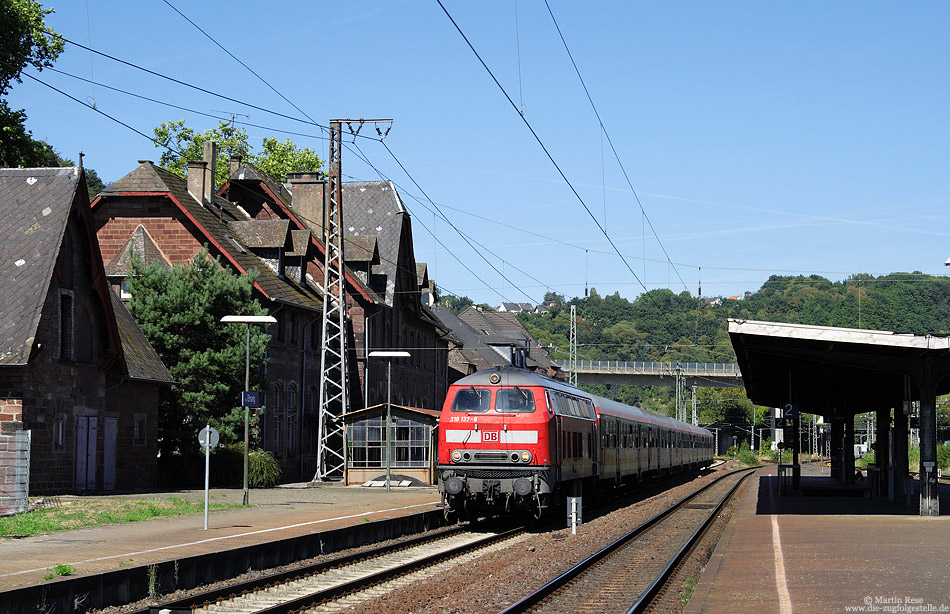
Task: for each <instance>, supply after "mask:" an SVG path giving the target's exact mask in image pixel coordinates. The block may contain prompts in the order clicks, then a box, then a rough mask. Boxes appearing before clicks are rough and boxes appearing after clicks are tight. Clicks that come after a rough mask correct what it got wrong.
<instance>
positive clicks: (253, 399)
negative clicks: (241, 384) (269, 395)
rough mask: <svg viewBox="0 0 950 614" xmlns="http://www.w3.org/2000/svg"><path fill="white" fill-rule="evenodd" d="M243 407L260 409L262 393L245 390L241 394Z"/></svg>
mask: <svg viewBox="0 0 950 614" xmlns="http://www.w3.org/2000/svg"><path fill="white" fill-rule="evenodd" d="M241 406H242V407H260V406H261V393H260V392H258V391H256V390H245V391H243V392H241Z"/></svg>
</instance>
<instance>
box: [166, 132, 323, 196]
mask: <svg viewBox="0 0 950 614" xmlns="http://www.w3.org/2000/svg"><path fill="white" fill-rule="evenodd" d="M153 132H154V134H155V143H156V146H160V147H164V148H165V150H164V151H163V152H162V155H161V157H160V158H159V165H160V166H162V167H164V168H166V169H168V170H170V171H171V172H173V173H175V174H176V175H179V176H181V177H185V176H186V171H187V169H188V162H189V161H191V160H201V159H202V156H203V155H204V144H205V142H207V141H214V142H215V143H216V144H217V147H218V155H217V160H216V163H215V177H214V181H215V185H221V184H223V183H224V182H225V181H227V179H228V172H229V170H228V160H229V159H230V158H231V156H241V158H243V159H244V160H246V161H248V162H250V163H252V164H254V165H255V166H257V167H258V168H260V169H261V170H262V171H264V172H265V173H267V174H269V175H270V176H272V177H274V178H275V179H277V180H278V181H286V180H287V173H294V172H304V171H320V169H321V168H322V167H323V161H322V160H320V158H319V157H318V156H317V153H316V152H315V151H314V150H312V149H310V148H309V147H304V148H302V149H301V148H299V147H297V146H296V145H294V144H293V142H292V141H291V140H290V139H287V140H285V141H279V140H277V139H276V138H273V137H266V138H264V139H263V141H262V143H261V151H260V153H254V152H253V151H252V149H251V144H250V141H249V140H248V136H247V131H246V130H244V129H243V128H238V127H237V126H235V125H234V122H230V121H222V122H221V123H220V124H219V125H218V127H217V128H211V129H209V130H205V131H204V132H197V131H196V130H195V129H193V128H189V127H188V126H186V125H185V120H183V119H182V120H179V121H177V122H164V123H162V125H160V126H159V127H158V128H155V129H154V130H153Z"/></svg>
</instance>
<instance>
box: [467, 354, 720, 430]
mask: <svg viewBox="0 0 950 614" xmlns="http://www.w3.org/2000/svg"><path fill="white" fill-rule="evenodd" d="M495 374H497V375H498V376H500V378H501V379H500V381H499V382H498V383H497V384H494V383H492V381H491V376H492V375H495ZM453 385H454V386H544V387H545V388H553V389H555V390H560V391H562V392H566V393H568V394H576V395H583V396H585V397H590V398H591V399H592V400H593V401H594V405H595V406H597V408H598V410H601V409H604V410H607V413H608V414H619V415H626V416H631V414H632V415H633V418H634V419H638V420H640V421H642V422H646V423H648V424H657V425H661V426H665V427H673V428H677V429H678V430H681V431H689V432H692V433H695V434H705V435H709V434H710V433H709V431H707V430H706V429H703V428H700V427H698V426H693V425H692V424H687V423H685V422H680V421H679V420H674V419H673V418H668V417H667V416H661V415H659V414H655V413H653V412H651V411H647V410H645V409H641V408H639V407H636V406H634V405H626V404H624V403H621V402H619V401H613V400H611V399H607V398H604V397H601V396H597V395H596V394H591V393H589V392H584V391H583V390H581V389H579V388H576V387H575V386H572V385H570V384H566V383H563V382H559V381H556V380H553V379H551V378H550V377H547V376H545V375H541V374H540V373H534V372H533V371H528V370H525V369H519V368H517V367H496V368H494V369H485V370H484V371H478V372H476V373H472V374H471V375H466V376H465V377H463V378H461V379H459V380H458V381H456V382H455V383H454V384H453Z"/></svg>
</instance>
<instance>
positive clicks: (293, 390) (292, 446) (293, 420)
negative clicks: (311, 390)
mask: <svg viewBox="0 0 950 614" xmlns="http://www.w3.org/2000/svg"><path fill="white" fill-rule="evenodd" d="M284 449H285V450H286V452H287V457H288V458H289V457H291V456H294V455H295V454H296V452H297V384H296V383H294V382H291V383H289V384H287V435H286V445H285V447H284Z"/></svg>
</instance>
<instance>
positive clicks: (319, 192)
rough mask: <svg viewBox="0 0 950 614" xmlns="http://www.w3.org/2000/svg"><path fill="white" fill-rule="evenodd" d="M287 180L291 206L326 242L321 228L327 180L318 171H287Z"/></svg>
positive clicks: (318, 236)
mask: <svg viewBox="0 0 950 614" xmlns="http://www.w3.org/2000/svg"><path fill="white" fill-rule="evenodd" d="M287 181H288V182H289V183H290V189H291V191H292V193H293V201H292V205H291V206H292V207H293V208H294V211H295V212H296V213H297V214H298V216H299V217H300V218H301V221H302V222H303V223H304V224H306V225H307V226H308V227H309V228H310V229H311V230H313V231H314V232H315V233H316V236H317V238H318V239H320V241H322V242H324V243H326V236H324V235H325V231H324V229H323V223H324V219H323V218H324V212H325V211H326V187H327V182H326V181H324V180H322V179H320V174H319V173H287Z"/></svg>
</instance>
